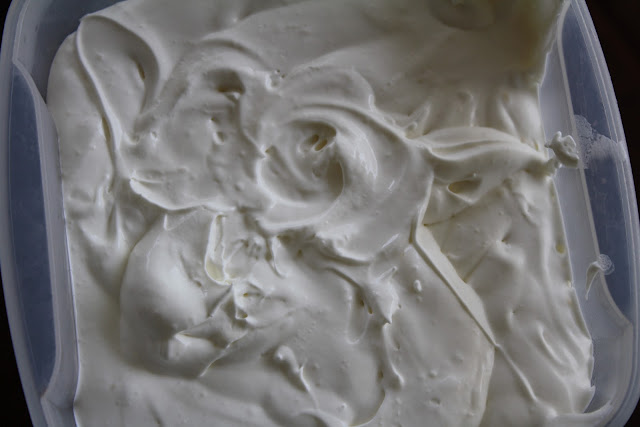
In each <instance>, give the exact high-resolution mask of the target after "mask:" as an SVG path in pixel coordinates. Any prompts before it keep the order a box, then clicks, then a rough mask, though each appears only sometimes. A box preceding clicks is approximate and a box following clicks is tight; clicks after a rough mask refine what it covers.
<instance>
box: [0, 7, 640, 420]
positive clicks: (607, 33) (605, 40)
mask: <svg viewBox="0 0 640 427" xmlns="http://www.w3.org/2000/svg"><path fill="white" fill-rule="evenodd" d="M0 3H4V2H0ZM587 5H588V6H589V11H590V13H591V16H592V18H593V21H594V24H595V27H596V30H597V32H598V37H599V38H600V44H601V45H602V50H603V51H604V56H605V58H606V61H607V66H608V68H609V72H610V74H611V79H612V80H613V87H614V89H615V93H616V98H617V100H618V107H619V109H620V115H621V116H622V124H623V127H624V131H625V135H626V139H627V145H628V148H629V156H630V158H631V166H632V169H633V178H634V182H635V183H636V193H637V194H640V191H639V190H640V24H638V22H637V18H638V16H640V2H638V1H637V0H612V1H598V0H587ZM6 10H7V6H5V5H2V6H0V19H1V20H2V22H3V23H4V16H5V15H6ZM0 302H1V305H0V333H1V334H2V335H1V336H0V367H2V370H3V371H2V374H1V379H0V383H1V384H2V386H0V387H1V388H2V391H3V392H4V393H2V394H3V401H4V405H3V406H4V409H3V410H2V415H1V416H0V420H1V421H3V423H2V424H3V425H7V426H17V427H21V426H29V425H30V424H31V422H30V419H29V413H28V411H27V405H26V403H25V400H24V395H23V393H22V386H21V385H20V378H19V376H18V370H17V367H16V363H15V359H14V356H13V348H12V346H11V336H10V334H9V327H8V324H7V315H6V312H5V310H4V298H3V296H2V294H1V293H0ZM636 425H640V405H639V406H637V407H636V410H635V411H634V413H633V415H632V417H631V419H630V420H629V422H628V423H627V426H629V427H630V426H636Z"/></svg>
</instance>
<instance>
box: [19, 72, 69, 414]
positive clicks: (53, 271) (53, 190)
mask: <svg viewBox="0 0 640 427" xmlns="http://www.w3.org/2000/svg"><path fill="white" fill-rule="evenodd" d="M14 66H15V67H16V68H17V69H18V70H20V71H21V73H22V75H23V76H24V78H25V81H26V83H27V85H28V86H29V89H30V91H31V95H32V97H33V98H34V100H33V101H34V103H33V104H34V115H35V116H34V118H35V121H36V129H37V135H38V151H39V153H40V173H41V177H42V199H43V204H44V206H43V210H44V219H45V230H46V239H47V254H48V258H49V280H50V282H49V285H50V287H51V305H52V311H53V322H54V325H53V326H54V327H53V331H54V334H55V337H54V339H55V341H54V342H55V360H54V366H53V370H52V372H51V377H50V378H49V383H48V384H47V388H46V389H45V391H44V392H43V393H42V396H41V397H40V402H41V404H42V408H43V412H44V416H45V419H46V421H47V425H48V426H64V425H66V424H68V422H65V421H70V419H69V417H65V416H64V415H63V414H62V413H61V412H60V410H63V409H65V408H66V409H69V410H70V411H71V412H73V410H72V404H73V399H74V397H75V391H76V387H77V379H78V375H77V374H78V372H77V353H78V352H77V336H76V323H75V309H74V301H73V293H72V290H71V273H70V269H69V262H68V248H67V238H66V224H65V221H64V208H63V205H62V182H61V181H62V180H61V178H60V161H59V152H58V141H57V134H56V138H55V141H53V142H54V143H53V144H51V142H52V141H51V140H50V139H48V138H46V137H45V132H46V131H45V130H46V129H50V130H54V132H55V125H54V123H53V119H52V118H51V116H50V115H49V112H48V109H47V106H46V104H45V102H44V99H42V97H41V96H40V92H39V91H38V88H37V87H36V84H35V82H34V81H33V79H31V76H30V75H29V72H28V70H26V69H25V68H24V66H23V65H22V64H21V63H20V62H18V61H14ZM72 418H73V414H71V419H72Z"/></svg>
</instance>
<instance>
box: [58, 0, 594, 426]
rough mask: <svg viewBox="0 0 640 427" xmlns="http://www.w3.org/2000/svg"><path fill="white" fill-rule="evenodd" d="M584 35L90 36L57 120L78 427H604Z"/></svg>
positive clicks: (62, 72)
mask: <svg viewBox="0 0 640 427" xmlns="http://www.w3.org/2000/svg"><path fill="white" fill-rule="evenodd" d="M560 7H561V4H560V1H556V0H545V1H539V2H531V1H528V0H521V1H506V0H504V1H489V0H485V1H445V0H431V1H424V0H415V1H410V0H403V1H396V0H393V1H392V0H375V1H371V0H351V1H306V2H295V1H286V0H270V1H258V0H242V1H237V0H226V1H225V0H219V1H216V2H211V1H209V0H188V1H186V0H183V1H180V2H174V1H168V0H156V1H151V0H129V1H126V2H123V3H119V4H117V5H115V6H113V7H110V8H108V9H105V10H103V11H101V12H98V13H95V14H92V15H88V16H87V17H85V18H84V19H83V20H82V22H81V24H80V27H79V28H78V31H77V32H76V33H74V34H73V35H71V36H70V37H69V38H68V39H67V40H66V41H65V43H64V44H63V45H62V47H61V48H60V51H59V52H58V54H57V56H56V58H55V61H54V64H53V67H52V71H51V75H50V81H49V93H48V105H49V107H50V108H51V111H52V114H53V116H54V119H55V122H56V124H57V127H58V131H59V136H60V152H61V163H62V174H63V184H64V203H65V213H66V220H67V231H68V236H69V245H70V257H71V265H72V276H73V289H74V295H75V303H76V315H77V333H78V351H79V361H80V366H79V369H80V371H79V372H80V375H79V384H78V389H77V396H76V401H75V405H74V410H75V414H76V418H77V421H78V424H79V425H82V426H91V425H100V426H105V425H135V426H155V425H190V426H202V425H225V426H231V425H239V426H240V425H242V426H246V425H260V426H271V425H274V426H275V425H278V426H290V425H296V426H297V425H300V426H307V425H309V426H311V425H324V426H351V425H371V426H374V425H380V426H391V425H402V426H415V425H425V422H427V425H429V426H441V425H442V426H455V425H463V426H472V425H482V426H495V425H540V424H544V423H551V424H552V423H553V422H554V419H556V417H559V416H560V417H562V416H568V415H572V414H579V413H581V412H582V411H583V410H584V409H585V407H586V405H587V404H588V403H589V401H590V399H591V396H592V393H593V389H592V387H591V384H590V377H591V370H592V364H593V361H592V355H591V351H592V347H591V340H590V337H589V334H588V332H587V330H586V327H585V325H584V322H583V320H582V317H581V314H580V311H579V305H578V301H577V299H576V295H575V292H574V291H573V289H572V287H571V275H570V269H569V264H568V254H567V250H566V244H565V238H564V233H563V229H562V222H561V218H560V213H559V209H558V205H557V201H556V199H555V197H556V196H555V194H556V193H555V188H554V185H553V182H552V174H553V172H554V170H555V167H556V163H555V160H554V159H553V158H551V157H550V156H549V155H548V154H547V153H546V151H545V150H544V137H543V133H542V129H541V123H540V120H541V119H540V113H539V107H538V99H537V89H538V83H539V81H540V78H541V73H542V69H543V63H544V52H545V49H546V46H547V44H548V41H549V40H550V37H551V34H552V28H553V26H554V21H555V18H556V17H557V15H558V13H559V11H560ZM554 141H556V142H557V144H556V145H558V144H560V142H562V140H561V139H556V140H554ZM565 145H566V144H565ZM554 150H555V148H554ZM556 151H558V150H556ZM426 420H428V421H426Z"/></svg>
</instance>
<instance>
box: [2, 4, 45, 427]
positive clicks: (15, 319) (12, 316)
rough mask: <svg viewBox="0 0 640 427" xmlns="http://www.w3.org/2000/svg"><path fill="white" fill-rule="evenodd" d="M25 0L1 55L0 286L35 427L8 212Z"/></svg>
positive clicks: (39, 413) (11, 18)
mask: <svg viewBox="0 0 640 427" xmlns="http://www.w3.org/2000/svg"><path fill="white" fill-rule="evenodd" d="M24 5H25V0H14V1H13V2H12V3H11V6H10V7H9V11H8V13H7V17H6V20H5V27H4V32H3V35H2V49H1V52H0V129H1V130H2V134H1V136H0V150H1V151H0V265H1V266H2V285H3V292H4V298H5V305H6V310H7V318H8V320H9V330H10V331H11V342H12V344H13V351H14V354H15V358H16V364H17V366H18V372H19V374H20V381H21V383H22V391H23V393H24V396H25V400H26V402H27V407H28V408H29V414H30V416H31V421H32V423H33V424H34V425H35V426H40V425H42V426H44V425H46V421H45V417H44V412H43V409H42V405H41V403H40V397H39V396H38V393H37V391H36V387H35V380H34V375H33V367H32V366H31V364H30V359H29V357H27V355H28V351H27V349H28V347H29V345H28V342H27V337H26V334H25V329H24V325H23V315H24V313H22V312H21V310H20V309H19V306H18V295H17V286H18V285H19V284H18V282H17V280H18V279H17V276H16V271H15V261H16V260H15V256H14V253H13V251H12V244H11V242H13V233H12V230H11V227H10V224H11V218H10V213H9V182H8V179H7V178H8V174H9V158H8V148H9V127H8V122H9V118H10V111H9V102H10V100H11V95H12V94H11V72H12V62H13V61H12V59H13V53H14V46H15V39H16V37H15V36H16V34H17V33H18V32H19V27H20V22H21V18H22V14H23V12H24Z"/></svg>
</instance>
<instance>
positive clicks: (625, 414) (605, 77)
mask: <svg viewBox="0 0 640 427" xmlns="http://www.w3.org/2000/svg"><path fill="white" fill-rule="evenodd" d="M572 6H573V7H574V10H575V14H576V18H577V19H578V23H579V26H580V29H581V30H582V34H583V37H584V40H585V44H586V48H587V50H588V54H589V56H590V57H591V58H592V63H593V67H594V73H595V77H596V81H597V84H598V88H599V94H600V96H601V97H602V101H603V107H604V110H605V115H606V118H607V123H608V125H609V127H610V131H611V139H612V140H613V141H615V142H616V143H617V144H618V147H617V148H618V151H619V152H618V154H619V155H620V156H621V158H622V160H623V162H620V163H619V164H618V167H617V170H616V172H617V173H618V176H619V178H620V180H619V181H620V183H621V185H622V186H623V188H622V190H624V191H621V198H622V200H621V204H622V206H623V208H624V210H625V211H624V217H625V226H626V227H627V229H628V230H629V231H630V233H629V236H628V237H629V251H630V258H631V259H632V260H635V262H632V263H631V265H630V283H629V285H630V289H631V298H632V301H631V306H632V308H633V309H634V311H633V312H632V313H631V314H632V316H633V318H631V319H628V320H629V321H630V322H631V324H632V325H633V326H634V327H633V331H632V332H631V333H632V334H633V339H632V343H631V351H632V355H631V366H630V369H631V373H630V375H629V382H628V385H627V390H626V394H625V396H624V398H623V400H622V402H621V404H620V406H619V407H618V408H617V409H616V410H615V413H614V414H613V416H612V417H611V419H610V420H609V422H608V423H607V425H608V426H624V425H625V423H626V422H627V421H628V420H629V418H630V417H631V414H632V413H633V411H634V410H635V407H636V404H637V403H638V399H639V398H640V370H639V369H638V368H639V367H638V365H639V363H640V360H639V356H640V342H639V340H640V335H639V329H640V328H639V326H640V325H639V324H638V316H639V313H638V309H639V301H638V294H639V289H638V286H639V278H640V256H639V255H640V254H639V248H640V226H639V222H640V220H639V216H638V204H637V199H636V192H635V186H634V183H633V175H632V173H631V163H630V160H629V151H628V148H627V144H626V139H625V137H624V130H623V128H622V120H621V118H620V112H619V110H618V104H617V101H616V97H615V92H614V89H613V83H612V81H611V76H610V74H609V71H608V69H607V66H606V61H605V57H604V53H603V51H602V47H601V46H600V41H599V39H598V36H597V33H596V30H595V26H594V25H593V20H592V19H591V15H590V13H589V9H588V8H587V5H586V2H585V0H572ZM560 34H561V33H560ZM559 47H560V49H562V45H561V44H560V45H559ZM561 60H562V64H561V65H562V67H563V68H565V64H564V60H563V56H562V55H561ZM565 69H566V68H565ZM566 74H567V73H566V72H565V73H564V75H565V76H566ZM568 101H569V106H570V108H571V110H572V111H573V107H572V103H571V101H572V100H571V97H569V100H568ZM572 119H574V118H572ZM572 121H573V123H572V126H573V127H574V131H576V132H577V126H576V123H575V119H574V120H572ZM576 135H577V133H576ZM583 183H584V178H583ZM585 195H586V196H587V197H588V196H589V194H588V191H587V188H586V184H585ZM588 213H589V219H590V223H591V226H592V227H593V217H592V214H591V212H590V211H589V212H588ZM593 232H594V233H595V230H593ZM594 235H595V234H594ZM595 244H596V245H597V240H596V242H595ZM596 247H597V246H596ZM603 280H604V281H605V282H606V279H605V278H604V277H603ZM605 290H606V291H607V295H609V298H610V299H611V303H612V304H613V306H614V307H616V308H617V306H616V305H615V303H613V299H612V298H611V296H610V294H609V292H608V286H605ZM625 318H626V317H625Z"/></svg>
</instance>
